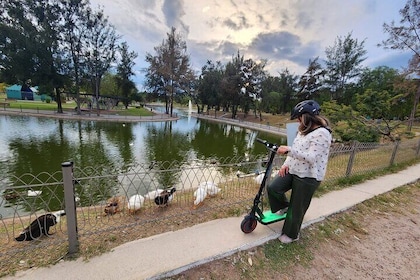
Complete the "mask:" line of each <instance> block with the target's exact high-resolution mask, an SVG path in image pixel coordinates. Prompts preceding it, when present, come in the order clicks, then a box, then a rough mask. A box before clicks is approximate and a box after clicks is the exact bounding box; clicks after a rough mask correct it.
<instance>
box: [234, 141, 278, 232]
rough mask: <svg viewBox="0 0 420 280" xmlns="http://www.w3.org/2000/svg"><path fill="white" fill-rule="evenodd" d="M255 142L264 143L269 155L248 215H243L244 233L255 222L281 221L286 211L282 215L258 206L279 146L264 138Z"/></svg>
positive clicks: (249, 229)
mask: <svg viewBox="0 0 420 280" xmlns="http://www.w3.org/2000/svg"><path fill="white" fill-rule="evenodd" d="M256 141H257V142H259V143H261V144H263V145H265V147H266V148H267V149H268V150H269V151H270V157H269V159H268V162H267V167H266V171H265V174H264V178H263V180H262V182H261V185H260V188H259V190H258V193H257V195H256V196H255V198H254V204H253V206H252V208H251V211H250V213H249V214H248V215H246V216H245V217H244V219H243V220H242V223H241V230H242V232H244V233H251V232H252V231H254V229H255V228H256V227H257V222H259V223H261V224H263V225H268V224H272V223H275V222H279V221H282V220H284V219H285V218H286V213H285V214H283V215H278V214H273V213H271V210H268V211H264V212H263V210H262V208H261V207H260V205H261V196H262V194H263V191H264V188H265V183H266V181H267V178H268V176H270V174H271V167H272V164H273V161H274V157H275V156H276V154H277V149H278V148H279V147H278V146H277V145H276V144H272V143H269V142H267V141H265V140H262V139H259V138H257V139H256Z"/></svg>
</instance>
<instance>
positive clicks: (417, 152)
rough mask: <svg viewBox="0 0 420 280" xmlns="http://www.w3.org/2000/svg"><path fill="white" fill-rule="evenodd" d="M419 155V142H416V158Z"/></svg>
mask: <svg viewBox="0 0 420 280" xmlns="http://www.w3.org/2000/svg"><path fill="white" fill-rule="evenodd" d="M419 153H420V140H419V141H418V142H417V148H416V157H418V156H419Z"/></svg>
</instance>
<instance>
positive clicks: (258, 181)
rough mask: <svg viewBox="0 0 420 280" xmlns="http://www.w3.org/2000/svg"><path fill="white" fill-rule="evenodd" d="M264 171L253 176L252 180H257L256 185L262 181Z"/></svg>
mask: <svg viewBox="0 0 420 280" xmlns="http://www.w3.org/2000/svg"><path fill="white" fill-rule="evenodd" d="M264 175H265V173H260V174H258V175H257V176H256V177H254V181H255V182H257V184H258V185H261V184H262V181H263V179H264Z"/></svg>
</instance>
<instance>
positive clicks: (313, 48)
mask: <svg viewBox="0 0 420 280" xmlns="http://www.w3.org/2000/svg"><path fill="white" fill-rule="evenodd" d="M90 2H91V6H92V7H93V8H96V7H98V6H101V7H103V9H104V11H105V14H106V15H107V16H108V17H109V20H110V22H111V23H112V24H113V25H114V26H115V27H116V29H117V33H118V34H120V35H122V36H123V37H122V40H124V41H127V42H128V45H129V47H130V49H131V50H133V51H135V52H137V53H138V58H137V59H136V61H135V62H136V65H135V67H134V69H135V72H136V77H134V78H133V80H134V81H135V82H136V84H137V85H138V89H139V90H142V86H143V80H144V73H143V71H142V69H144V68H146V67H147V66H148V64H147V63H145V55H146V53H151V54H155V52H154V49H153V48H154V47H156V46H159V45H160V44H161V43H162V41H163V40H164V39H166V38H167V33H168V32H169V31H170V28H171V27H172V26H174V27H176V29H177V32H179V33H181V35H182V37H183V39H184V40H185V41H186V42H187V51H188V53H189V55H190V58H191V66H192V67H193V69H195V70H196V71H197V72H199V71H200V69H201V67H202V66H203V65H204V64H205V63H206V61H207V60H208V59H210V60H213V61H217V60H220V61H221V62H223V63H226V62H227V61H230V60H231V59H232V56H233V55H235V54H236V53H237V51H238V50H239V51H240V53H241V55H244V58H245V59H248V58H252V59H254V60H259V59H266V60H267V61H268V64H267V66H266V68H265V69H266V70H268V71H269V72H270V74H271V75H273V76H277V75H278V72H281V71H283V70H284V69H286V68H287V69H288V70H289V71H290V72H291V73H292V74H296V75H301V74H303V73H304V72H305V70H306V68H307V66H308V62H309V59H314V58H315V57H319V58H320V61H321V62H322V61H323V60H324V59H325V49H326V48H327V47H331V46H334V43H335V40H336V39H337V37H339V36H340V37H342V38H344V37H345V36H346V35H347V34H349V33H352V37H353V38H354V39H357V40H359V42H361V41H363V40H365V49H366V50H367V59H366V60H365V62H364V65H365V66H368V67H371V68H373V67H376V66H381V65H385V66H389V67H393V68H396V69H401V67H406V66H407V62H408V59H409V58H410V57H411V53H407V52H406V53H403V52H401V51H398V50H385V49H384V48H382V47H377V44H378V43H381V41H382V40H385V39H386V38H388V34H385V33H384V32H383V24H384V23H391V22H392V21H393V20H394V21H395V22H396V23H399V21H400V19H401V16H400V14H399V10H400V9H402V8H403V7H404V5H405V3H406V1H405V0H347V1H340V0H316V1H313V0H156V1H153V0H112V1H111V0H91V1H90Z"/></svg>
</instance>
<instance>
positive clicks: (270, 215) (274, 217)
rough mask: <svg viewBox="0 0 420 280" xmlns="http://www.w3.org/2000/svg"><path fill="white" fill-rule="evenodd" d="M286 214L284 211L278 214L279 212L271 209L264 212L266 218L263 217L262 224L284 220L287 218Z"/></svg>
mask: <svg viewBox="0 0 420 280" xmlns="http://www.w3.org/2000/svg"><path fill="white" fill-rule="evenodd" d="M286 214H287V213H284V214H283V215H278V214H274V213H271V211H270V210H268V211H265V212H263V215H264V218H262V219H261V223H262V224H265V225H267V224H271V223H275V222H278V221H282V220H284V219H286Z"/></svg>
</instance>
